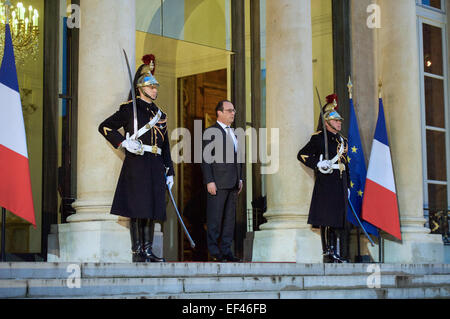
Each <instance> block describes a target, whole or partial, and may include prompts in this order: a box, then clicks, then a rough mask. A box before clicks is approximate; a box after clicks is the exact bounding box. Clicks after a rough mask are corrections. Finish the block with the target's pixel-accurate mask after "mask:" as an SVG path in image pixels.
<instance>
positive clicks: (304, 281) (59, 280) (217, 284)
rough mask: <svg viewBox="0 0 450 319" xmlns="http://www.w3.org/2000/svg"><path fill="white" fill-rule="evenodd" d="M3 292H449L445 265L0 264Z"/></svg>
mask: <svg viewBox="0 0 450 319" xmlns="http://www.w3.org/2000/svg"><path fill="white" fill-rule="evenodd" d="M0 298H42V299H46V298H52V299H53V298H107V299H113V298H133V299H135V298H149V299H150V298H151V299H155V298H157V299H409V298H414V299H417V298H419V299H429V298H450V265H449V264H432V265H423V264H415V265H406V264H405V265H400V264H295V263H237V264H234V263H161V264H143V263H139V264H131V263H130V264H105V263H85V264H68V263H0Z"/></svg>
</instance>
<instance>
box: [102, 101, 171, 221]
mask: <svg viewBox="0 0 450 319" xmlns="http://www.w3.org/2000/svg"><path fill="white" fill-rule="evenodd" d="M136 108H137V119H138V130H139V129H140V128H142V127H143V126H145V125H146V124H147V123H148V122H149V121H150V120H151V119H152V118H153V117H154V116H155V115H156V114H157V112H158V110H159V109H158V107H157V106H156V105H155V104H154V103H151V104H149V103H147V102H145V101H144V100H142V99H140V98H139V97H138V98H137V99H136ZM122 127H123V128H124V130H125V133H127V132H128V133H130V136H132V135H133V134H134V116H133V102H132V101H129V102H126V103H124V104H122V105H121V106H120V109H119V111H117V112H116V113H114V114H113V115H112V116H110V117H109V118H107V119H106V120H105V121H104V122H103V123H101V124H100V126H99V132H100V133H101V134H102V135H103V136H104V137H105V138H106V139H107V140H108V141H109V142H110V143H111V144H112V145H113V146H114V147H115V148H118V147H119V146H120V144H121V143H122V142H123V141H124V140H125V138H124V136H123V135H122V134H121V133H120V132H118V129H120V128H122ZM139 139H140V140H141V141H142V142H143V144H145V145H149V146H153V145H157V146H158V147H159V148H160V149H161V150H162V153H161V155H157V154H152V153H149V152H145V153H144V155H136V154H133V153H130V152H128V151H127V150H125V153H126V154H125V155H126V156H125V160H124V162H123V166H122V170H121V172H120V176H119V181H118V183H117V188H116V192H115V195H114V200H113V203H112V207H111V214H113V215H119V216H124V217H130V218H148V219H153V220H158V221H165V220H166V195H165V194H166V180H165V176H164V173H165V172H166V169H168V172H167V176H171V175H174V169H173V163H172V158H171V156H170V145H169V138H168V132H167V115H166V114H165V113H162V116H161V119H160V121H159V122H158V123H157V124H156V125H155V126H154V127H153V128H152V129H151V130H150V131H148V132H147V133H145V134H143V135H142V136H141V137H140V138H139Z"/></svg>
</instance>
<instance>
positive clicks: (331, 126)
mask: <svg viewBox="0 0 450 319" xmlns="http://www.w3.org/2000/svg"><path fill="white" fill-rule="evenodd" d="M327 124H328V125H329V126H330V127H331V128H332V129H333V130H335V131H336V132H337V133H339V132H340V130H338V129H337V128H335V127H334V126H333V125H332V124H331V123H330V122H328V121H327Z"/></svg>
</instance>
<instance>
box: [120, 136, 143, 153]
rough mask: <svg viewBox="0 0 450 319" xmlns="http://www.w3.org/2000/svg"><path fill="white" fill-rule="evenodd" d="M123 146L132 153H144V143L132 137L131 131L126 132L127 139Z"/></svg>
mask: <svg viewBox="0 0 450 319" xmlns="http://www.w3.org/2000/svg"><path fill="white" fill-rule="evenodd" d="M121 146H122V147H123V148H125V149H126V150H127V151H128V152H130V153H133V154H138V155H144V153H143V152H142V145H141V144H140V143H139V142H138V141H136V140H133V139H131V138H130V133H127V134H126V139H125V140H124V141H123V142H122V144H121Z"/></svg>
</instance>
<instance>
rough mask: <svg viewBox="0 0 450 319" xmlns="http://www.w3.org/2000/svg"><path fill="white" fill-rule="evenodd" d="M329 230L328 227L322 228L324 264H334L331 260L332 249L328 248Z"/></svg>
mask: <svg viewBox="0 0 450 319" xmlns="http://www.w3.org/2000/svg"><path fill="white" fill-rule="evenodd" d="M327 228H328V227H325V226H320V238H321V240H322V252H323V254H322V255H323V263H324V264H330V263H333V259H332V258H331V255H332V253H331V250H330V247H329V246H328V238H327V237H328V236H327Z"/></svg>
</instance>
